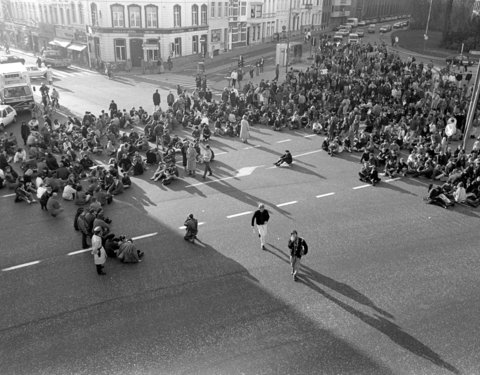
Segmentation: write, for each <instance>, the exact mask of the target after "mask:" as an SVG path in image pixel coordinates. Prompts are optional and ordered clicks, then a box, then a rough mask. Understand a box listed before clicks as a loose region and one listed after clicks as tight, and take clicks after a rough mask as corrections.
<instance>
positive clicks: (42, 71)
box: [25, 65, 47, 79]
mask: <svg viewBox="0 0 480 375" xmlns="http://www.w3.org/2000/svg"><path fill="white" fill-rule="evenodd" d="M25 68H26V69H27V72H28V75H29V76H30V79H42V78H45V77H46V75H47V68H44V67H43V66H42V67H41V68H39V67H38V66H37V65H25Z"/></svg>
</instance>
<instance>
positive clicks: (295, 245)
mask: <svg viewBox="0 0 480 375" xmlns="http://www.w3.org/2000/svg"><path fill="white" fill-rule="evenodd" d="M288 248H289V249H290V264H291V265H292V275H293V280H294V281H297V280H298V276H297V274H298V270H299V269H300V264H301V260H302V256H304V255H307V253H308V245H307V243H306V242H305V240H304V239H303V238H302V237H299V236H298V233H297V231H296V230H293V231H292V233H291V234H290V239H289V240H288Z"/></svg>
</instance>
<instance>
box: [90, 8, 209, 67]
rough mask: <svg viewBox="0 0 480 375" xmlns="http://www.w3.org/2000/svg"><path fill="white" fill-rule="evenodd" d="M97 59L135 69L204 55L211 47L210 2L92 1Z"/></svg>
mask: <svg viewBox="0 0 480 375" xmlns="http://www.w3.org/2000/svg"><path fill="white" fill-rule="evenodd" d="M89 9H90V19H89V25H91V26H92V37H93V44H94V51H95V54H94V55H95V56H96V57H98V58H100V59H101V60H102V61H109V62H111V61H114V62H117V63H123V62H125V61H127V60H130V61H131V63H132V66H141V64H142V60H144V61H157V60H158V59H159V58H162V59H163V60H166V59H167V58H168V56H172V57H178V56H186V55H192V54H199V53H203V52H204V51H205V50H206V49H207V48H208V35H207V33H208V19H209V9H208V1H207V0H206V1H205V2H203V1H189V0H162V1H161V2H155V3H153V2H152V1H151V0H130V1H125V0H117V1H115V2H114V1H107V0H104V1H96V2H89Z"/></svg>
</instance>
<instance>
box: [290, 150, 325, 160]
mask: <svg viewBox="0 0 480 375" xmlns="http://www.w3.org/2000/svg"><path fill="white" fill-rule="evenodd" d="M322 151H323V150H321V149H320V150H315V151H309V152H305V153H303V154H298V155H293V157H294V158H299V157H300V156H306V155H311V154H316V153H318V152H322Z"/></svg>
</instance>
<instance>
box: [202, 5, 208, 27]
mask: <svg viewBox="0 0 480 375" xmlns="http://www.w3.org/2000/svg"><path fill="white" fill-rule="evenodd" d="M201 21H202V25H206V24H207V6H206V5H205V4H203V5H202V19H201Z"/></svg>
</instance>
